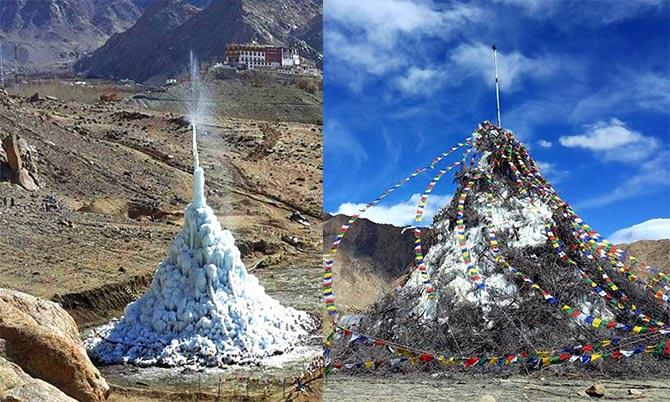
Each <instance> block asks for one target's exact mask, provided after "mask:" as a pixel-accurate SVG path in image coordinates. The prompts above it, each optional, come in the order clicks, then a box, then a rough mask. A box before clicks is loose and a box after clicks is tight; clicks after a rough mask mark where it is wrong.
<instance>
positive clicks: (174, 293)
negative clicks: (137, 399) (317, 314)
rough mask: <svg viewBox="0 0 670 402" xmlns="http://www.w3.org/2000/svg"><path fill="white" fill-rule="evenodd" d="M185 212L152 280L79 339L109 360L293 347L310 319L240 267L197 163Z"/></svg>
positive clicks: (235, 358) (242, 357)
mask: <svg viewBox="0 0 670 402" xmlns="http://www.w3.org/2000/svg"><path fill="white" fill-rule="evenodd" d="M184 216H185V224H184V228H183V229H182V231H181V232H180V233H179V234H178V235H177V237H176V238H175V239H174V241H173V242H172V244H171V246H170V249H169V252H168V256H167V258H166V259H165V260H164V261H163V262H161V263H160V265H159V266H158V269H157V271H156V273H155V275H154V278H153V281H152V283H151V287H150V288H149V289H148V290H147V292H146V293H145V294H144V295H143V296H142V297H141V298H139V299H138V300H136V301H135V302H133V303H130V304H129V305H128V306H127V307H126V309H125V311H124V315H123V317H121V318H120V319H119V320H114V321H112V322H110V323H108V324H107V325H104V326H103V327H101V328H99V329H98V330H97V331H95V332H96V333H97V335H96V334H94V335H93V336H91V337H89V338H88V339H86V340H85V344H86V346H87V348H88V349H89V351H90V353H91V354H92V356H94V357H96V358H98V359H99V360H100V361H102V362H104V363H108V364H112V363H133V364H138V365H164V366H181V365H201V366H220V365H223V364H230V363H251V362H258V361H259V360H260V359H263V358H266V357H269V356H272V355H276V354H280V353H285V352H287V351H290V350H292V349H293V348H295V347H296V346H297V345H298V344H299V342H300V341H301V340H302V339H303V338H305V337H306V336H307V334H308V332H309V331H310V330H311V329H312V328H313V327H314V322H313V319H312V318H311V317H310V316H308V315H307V313H304V312H301V311H298V310H295V309H293V308H289V307H284V306H282V305H280V304H279V302H278V301H276V300H275V299H273V298H271V297H270V296H268V295H267V294H266V293H265V289H264V288H263V287H262V286H261V285H260V284H259V283H258V279H257V278H256V277H255V276H254V275H250V274H248V273H247V271H246V269H245V267H244V264H243V263H242V261H241V259H240V252H239V250H238V249H237V247H236V246H235V239H234V238H233V235H232V234H231V232H230V231H228V230H223V229H222V228H221V225H220V224H219V222H218V220H217V218H216V216H215V215H214V211H212V209H211V208H210V207H209V206H207V203H206V201H205V195H204V172H203V170H202V168H196V169H195V171H194V186H193V202H192V203H191V204H190V205H188V207H187V208H186V210H185V213H184Z"/></svg>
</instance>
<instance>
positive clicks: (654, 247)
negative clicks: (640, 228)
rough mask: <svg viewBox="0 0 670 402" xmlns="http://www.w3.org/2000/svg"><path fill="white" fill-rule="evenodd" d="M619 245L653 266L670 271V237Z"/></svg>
mask: <svg viewBox="0 0 670 402" xmlns="http://www.w3.org/2000/svg"><path fill="white" fill-rule="evenodd" d="M619 247H621V248H622V249H624V250H625V251H627V252H628V253H630V254H632V255H634V256H635V257H637V258H639V259H640V260H642V261H645V262H646V263H647V264H649V265H651V266H654V267H656V268H659V269H662V270H663V271H665V272H670V239H663V240H638V241H636V242H633V243H630V244H621V245H619Z"/></svg>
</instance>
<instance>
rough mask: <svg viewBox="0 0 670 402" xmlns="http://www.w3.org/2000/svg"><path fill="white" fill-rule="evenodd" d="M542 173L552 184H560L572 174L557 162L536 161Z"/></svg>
mask: <svg viewBox="0 0 670 402" xmlns="http://www.w3.org/2000/svg"><path fill="white" fill-rule="evenodd" d="M535 163H537V167H538V168H539V169H540V173H542V174H543V175H544V177H546V178H547V180H549V181H550V182H551V183H552V184H558V183H560V182H562V181H563V180H565V179H566V178H567V177H568V176H570V172H568V171H567V170H563V169H559V168H557V167H556V164H555V163H551V162H542V161H535Z"/></svg>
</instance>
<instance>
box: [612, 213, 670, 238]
mask: <svg viewBox="0 0 670 402" xmlns="http://www.w3.org/2000/svg"><path fill="white" fill-rule="evenodd" d="M660 239H670V219H668V218H656V219H650V220H648V221H644V222H642V223H638V224H637V225H633V226H630V227H627V228H623V229H619V230H617V231H616V232H614V233H612V235H610V237H609V240H610V241H612V242H614V243H631V242H634V241H637V240H660Z"/></svg>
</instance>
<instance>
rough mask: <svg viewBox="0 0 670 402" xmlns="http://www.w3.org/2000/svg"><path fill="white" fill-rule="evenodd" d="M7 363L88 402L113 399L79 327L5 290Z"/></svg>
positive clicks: (2, 331)
mask: <svg viewBox="0 0 670 402" xmlns="http://www.w3.org/2000/svg"><path fill="white" fill-rule="evenodd" d="M0 340H1V341H2V343H3V344H4V348H3V349H4V351H3V354H4V356H2V357H4V358H6V359H7V360H10V361H11V362H13V363H16V364H17V365H19V366H20V367H21V368H22V369H23V370H24V371H25V372H26V373H27V374H28V375H30V376H32V377H35V378H38V379H41V380H44V381H46V382H48V383H50V384H52V385H54V386H55V387H57V388H58V389H60V390H61V391H63V392H64V393H65V394H67V395H69V396H71V397H72V398H75V399H77V400H79V401H83V402H97V401H102V400H105V399H107V396H108V395H109V386H108V385H107V382H106V381H105V380H104V379H103V378H102V376H101V375H100V372H99V371H98V369H96V368H95V366H93V363H91V361H90V359H89V358H88V355H87V354H86V350H85V348H84V346H83V344H82V343H81V341H80V340H79V331H78V330H77V326H76V324H75V322H74V320H73V319H72V317H70V316H69V315H68V314H67V312H65V310H63V309H62V308H61V307H60V306H59V305H58V304H56V303H53V302H50V301H46V300H42V299H39V298H36V297H33V296H30V295H27V294H25V293H21V292H16V291H11V290H7V289H0Z"/></svg>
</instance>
